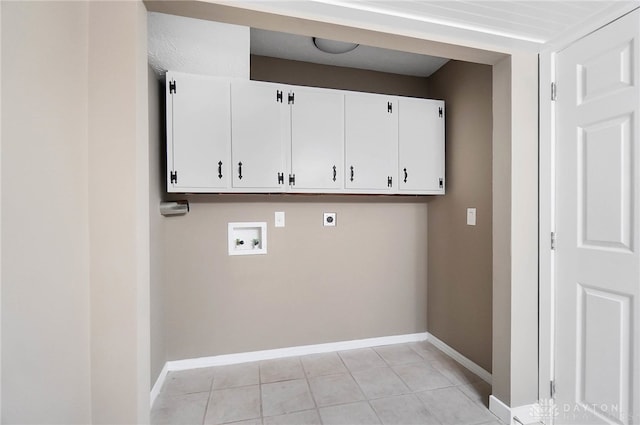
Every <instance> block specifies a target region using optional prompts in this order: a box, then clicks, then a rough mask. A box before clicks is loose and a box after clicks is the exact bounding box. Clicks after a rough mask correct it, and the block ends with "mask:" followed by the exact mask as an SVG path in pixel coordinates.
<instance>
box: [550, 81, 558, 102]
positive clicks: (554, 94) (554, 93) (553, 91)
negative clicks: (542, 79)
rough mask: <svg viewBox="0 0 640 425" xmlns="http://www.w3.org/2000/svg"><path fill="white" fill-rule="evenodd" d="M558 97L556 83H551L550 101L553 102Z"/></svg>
mask: <svg viewBox="0 0 640 425" xmlns="http://www.w3.org/2000/svg"><path fill="white" fill-rule="evenodd" d="M557 97H558V86H557V85H556V83H551V100H552V101H555V100H556V98H557Z"/></svg>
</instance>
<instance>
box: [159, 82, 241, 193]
mask: <svg viewBox="0 0 640 425" xmlns="http://www.w3.org/2000/svg"><path fill="white" fill-rule="evenodd" d="M166 78H167V79H166V82H167V83H166V94H167V96H166V99H167V108H166V111H167V168H168V170H167V190H168V192H211V191H215V190H217V189H223V188H227V187H229V182H230V181H231V180H230V170H231V169H230V165H231V164H230V160H231V155H230V154H231V115H230V84H229V81H228V80H224V79H216V78H210V77H200V76H196V75H190V74H182V73H176V72H168V73H167V77H166Z"/></svg>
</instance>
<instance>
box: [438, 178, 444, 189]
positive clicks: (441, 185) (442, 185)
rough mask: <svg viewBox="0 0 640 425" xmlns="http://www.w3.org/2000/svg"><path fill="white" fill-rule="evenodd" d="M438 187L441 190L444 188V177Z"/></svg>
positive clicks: (439, 181)
mask: <svg viewBox="0 0 640 425" xmlns="http://www.w3.org/2000/svg"><path fill="white" fill-rule="evenodd" d="M438 187H439V188H440V189H442V188H443V187H444V179H443V178H442V177H441V178H440V179H439V180H438Z"/></svg>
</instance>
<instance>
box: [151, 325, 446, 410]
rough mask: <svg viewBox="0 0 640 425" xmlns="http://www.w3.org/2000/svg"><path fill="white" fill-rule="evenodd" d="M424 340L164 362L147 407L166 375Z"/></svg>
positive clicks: (420, 336) (390, 339)
mask: <svg viewBox="0 0 640 425" xmlns="http://www.w3.org/2000/svg"><path fill="white" fill-rule="evenodd" d="M427 337H428V334H427V333H426V332H422V333H417V334H408V335H393V336H384V337H379V338H367V339H357V340H353V341H340V342H329V343H326V344H315V345H302V346H298V347H288V348H276V349H274V350H263V351H252V352H248V353H237V354H224V355H220V356H211V357H199V358H195V359H185V360H174V361H168V362H166V363H165V365H164V367H163V368H162V372H160V376H158V379H157V380H156V383H155V384H154V385H153V389H152V390H151V406H153V403H154V401H155V400H156V398H157V397H158V394H160V389H161V388H162V385H163V384H164V381H165V379H166V377H167V374H168V373H169V372H172V371H178V370H188V369H198V368H201V367H211V366H224V365H231V364H238V363H247V362H255V361H260V360H271V359H280V358H285V357H295V356H304V355H307V354H320V353H330V352H334V351H346V350H354V349H357V348H368V347H379V346H381V345H392V344H404V343H407V342H418V341H425V340H426V339H427ZM443 351H444V350H443Z"/></svg>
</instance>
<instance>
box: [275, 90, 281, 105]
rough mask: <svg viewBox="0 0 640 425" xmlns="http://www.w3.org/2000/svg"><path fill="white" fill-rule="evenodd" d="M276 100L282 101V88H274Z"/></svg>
mask: <svg viewBox="0 0 640 425" xmlns="http://www.w3.org/2000/svg"><path fill="white" fill-rule="evenodd" d="M276 102H280V103H282V90H276Z"/></svg>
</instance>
